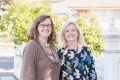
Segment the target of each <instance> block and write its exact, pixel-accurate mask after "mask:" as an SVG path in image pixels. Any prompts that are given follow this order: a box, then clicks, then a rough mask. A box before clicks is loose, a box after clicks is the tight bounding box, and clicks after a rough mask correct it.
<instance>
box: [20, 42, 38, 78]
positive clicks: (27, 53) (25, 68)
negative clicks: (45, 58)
mask: <svg viewBox="0 0 120 80" xmlns="http://www.w3.org/2000/svg"><path fill="white" fill-rule="evenodd" d="M36 49H37V48H36V46H35V45H34V44H29V45H27V46H26V47H25V49H24V52H23V65H22V70H21V76H20V80H36V62H35V56H36V53H37V50H36Z"/></svg>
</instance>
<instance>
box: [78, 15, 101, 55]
mask: <svg viewBox="0 0 120 80" xmlns="http://www.w3.org/2000/svg"><path fill="white" fill-rule="evenodd" d="M77 23H78V24H79V25H80V27H81V29H82V31H83V32H84V33H83V36H84V39H85V42H86V44H87V45H88V47H90V48H91V50H92V52H93V54H94V55H96V56H97V55H99V54H101V52H102V50H103V41H102V39H101V37H100V32H101V29H100V26H99V24H98V22H97V20H96V18H95V17H92V19H90V22H89V24H88V23H85V18H84V17H80V18H79V19H78V20H77Z"/></svg>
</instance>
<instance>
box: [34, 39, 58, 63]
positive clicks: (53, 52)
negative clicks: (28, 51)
mask: <svg viewBox="0 0 120 80" xmlns="http://www.w3.org/2000/svg"><path fill="white" fill-rule="evenodd" d="M36 42H37V43H38V44H39V46H40V47H41V49H42V50H43V52H44V53H45V55H46V56H47V57H48V58H49V59H50V61H51V62H53V63H59V62H60V61H59V58H58V56H57V54H55V53H56V52H55V50H54V51H51V52H52V53H51V54H53V55H51V54H49V52H48V51H46V50H45V47H44V45H43V43H42V41H41V40H36ZM40 43H41V45H40ZM42 46H43V47H42ZM49 47H50V44H49Z"/></svg>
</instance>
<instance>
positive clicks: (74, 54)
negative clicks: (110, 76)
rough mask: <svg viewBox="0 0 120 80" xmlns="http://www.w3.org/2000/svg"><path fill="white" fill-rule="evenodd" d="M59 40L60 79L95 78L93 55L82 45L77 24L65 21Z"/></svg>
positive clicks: (93, 79) (94, 79)
mask: <svg viewBox="0 0 120 80" xmlns="http://www.w3.org/2000/svg"><path fill="white" fill-rule="evenodd" d="M59 40H61V41H59V42H60V44H61V49H60V50H58V52H57V53H58V56H59V58H60V60H61V70H60V80H97V75H96V71H95V66H94V61H93V57H92V55H91V51H90V50H89V48H88V47H86V46H85V45H84V41H83V37H82V35H81V31H80V29H79V26H78V25H77V24H76V23H74V22H72V21H68V22H66V23H65V24H64V26H63V28H62V30H61V35H60V39H59Z"/></svg>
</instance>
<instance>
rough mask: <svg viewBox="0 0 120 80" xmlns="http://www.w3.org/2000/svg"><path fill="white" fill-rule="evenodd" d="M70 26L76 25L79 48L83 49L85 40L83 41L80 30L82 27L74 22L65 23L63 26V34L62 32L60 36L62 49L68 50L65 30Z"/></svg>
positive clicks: (59, 41)
mask: <svg viewBox="0 0 120 80" xmlns="http://www.w3.org/2000/svg"><path fill="white" fill-rule="evenodd" d="M70 24H73V25H75V27H76V29H77V33H78V38H77V42H78V47H81V46H83V45H85V44H84V39H83V36H82V31H81V29H80V26H79V25H77V24H76V23H75V22H73V21H67V22H65V23H64V24H63V26H62V29H61V32H60V35H59V38H58V43H59V45H60V47H61V48H66V47H67V44H66V40H65V37H64V32H65V29H66V28H67V26H68V25H70Z"/></svg>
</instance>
